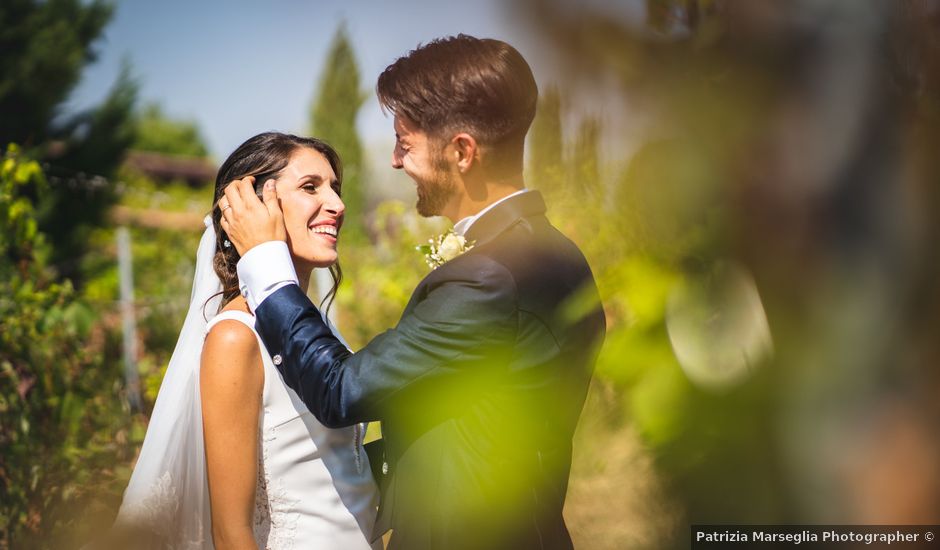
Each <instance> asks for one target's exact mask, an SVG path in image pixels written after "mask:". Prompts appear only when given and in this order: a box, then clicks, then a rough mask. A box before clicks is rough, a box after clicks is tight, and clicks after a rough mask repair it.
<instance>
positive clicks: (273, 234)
mask: <svg viewBox="0 0 940 550" xmlns="http://www.w3.org/2000/svg"><path fill="white" fill-rule="evenodd" d="M262 198H263V201H262V200H259V199H258V195H256V194H255V178H254V176H248V177H247V178H243V179H240V180H235V181H233V182H231V183H229V184H228V187H226V188H225V196H224V197H222V198H221V199H219V208H221V209H222V222H221V223H222V229H223V230H225V233H226V234H227V235H228V238H229V240H230V241H231V242H232V244H233V245H235V249H236V250H238V254H239V255H241V256H244V255H245V253H246V252H248V251H249V250H251V249H252V248H254V247H256V246H258V245H259V244H261V243H264V242H268V241H285V240H287V230H286V229H285V228H284V216H283V214H282V213H281V207H280V206H279V205H278V202H277V191H276V190H275V187H274V180H268V181H266V182H265V183H264V190H263V191H262Z"/></svg>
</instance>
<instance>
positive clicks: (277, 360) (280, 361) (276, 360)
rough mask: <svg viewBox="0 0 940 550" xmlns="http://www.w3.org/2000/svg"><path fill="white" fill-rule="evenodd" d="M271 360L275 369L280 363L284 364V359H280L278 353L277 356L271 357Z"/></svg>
mask: <svg viewBox="0 0 940 550" xmlns="http://www.w3.org/2000/svg"><path fill="white" fill-rule="evenodd" d="M271 360H272V361H274V366H275V367H278V366H280V365H281V363H283V362H284V359H283V358H282V357H281V354H280V353H278V354H277V355H275V356H274V357H272V358H271Z"/></svg>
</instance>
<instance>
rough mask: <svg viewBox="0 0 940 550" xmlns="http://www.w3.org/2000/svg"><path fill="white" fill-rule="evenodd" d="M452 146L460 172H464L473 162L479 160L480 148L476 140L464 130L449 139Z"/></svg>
mask: <svg viewBox="0 0 940 550" xmlns="http://www.w3.org/2000/svg"><path fill="white" fill-rule="evenodd" d="M450 143H451V145H453V146H454V152H453V155H454V157H455V158H456V161H457V169H458V170H459V171H460V173H461V174H466V173H467V171H468V170H470V168H471V167H472V166H473V163H475V162H479V161H480V158H479V155H480V148H479V146H478V145H477V140H476V139H475V138H474V137H473V136H471V135H470V134H468V133H466V132H461V133H459V134H457V135H455V136H454V137H453V138H451V140H450Z"/></svg>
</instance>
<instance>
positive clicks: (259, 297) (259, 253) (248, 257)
mask: <svg viewBox="0 0 940 550" xmlns="http://www.w3.org/2000/svg"><path fill="white" fill-rule="evenodd" d="M527 191H528V189H520V190H518V191H516V192H515V193H512V194H511V195H506V196H505V197H503V198H501V199H499V200H498V201H496V202H493V203H492V204H489V205H487V206H486V208H484V209H483V210H480V211H479V212H477V213H476V214H474V215H472V216H467V217H466V218H463V219H462V220H460V221H458V222H457V223H456V224H454V233H457V234H458V235H461V236H463V235H465V234H466V233H467V231H468V230H469V229H470V226H471V225H473V224H474V222H476V221H477V220H478V219H480V216H482V215H483V214H485V213H486V212H489V211H490V210H491V209H492V208H493V207H494V206H496V205H497V204H499V203H501V202H503V201H505V200H507V199H509V198H510V197H515V196H516V195H521V194H522V193H525V192H527ZM236 270H237V271H238V281H239V290H241V293H242V296H244V297H245V299H246V300H247V301H248V307H250V308H251V310H252V311H255V310H257V309H258V306H259V305H261V302H263V301H264V300H265V299H267V297H268V296H270V295H272V294H274V293H275V292H276V291H277V290H279V289H280V288H282V287H284V286H286V285H289V284H295V285H296V284H300V283H298V281H297V272H296V271H295V270H294V262H293V261H291V259H290V250H288V248H287V243H286V242H284V241H267V242H264V243H261V244H259V245H258V246H256V247H254V248H252V249H251V250H249V251H248V252H246V253H245V255H244V256H242V258H241V259H240V260H238V265H237V266H236Z"/></svg>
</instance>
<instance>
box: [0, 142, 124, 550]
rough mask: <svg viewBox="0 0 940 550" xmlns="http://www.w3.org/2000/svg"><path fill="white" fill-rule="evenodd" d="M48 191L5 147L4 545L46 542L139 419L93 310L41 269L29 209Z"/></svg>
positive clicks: (119, 454) (0, 341) (1, 220)
mask: <svg viewBox="0 0 940 550" xmlns="http://www.w3.org/2000/svg"><path fill="white" fill-rule="evenodd" d="M46 193H48V188H47V182H46V179H45V177H44V175H43V173H42V170H41V169H40V167H39V164H38V163H37V162H36V161H34V160H31V159H30V158H28V157H27V156H25V155H24V154H23V153H22V151H20V150H19V148H18V147H16V146H15V145H10V146H9V147H8V149H7V151H6V153H5V155H4V157H3V164H2V166H0V235H3V240H2V241H0V325H2V327H0V448H2V449H3V453H2V455H0V460H2V462H0V529H2V531H0V546H2V547H8V546H14V543H16V546H15V547H20V548H25V547H35V546H34V545H35V541H37V540H40V539H42V540H48V538H47V536H48V535H49V534H50V533H55V532H57V531H58V530H60V529H63V528H65V526H66V525H67V524H69V522H71V521H72V518H71V511H72V510H73V509H74V508H75V507H77V506H80V505H89V504H90V502H89V500H88V499H89V498H91V497H94V496H97V495H95V494H94V491H93V490H94V489H97V488H98V487H96V486H109V484H113V483H114V475H113V473H114V471H115V468H120V467H122V466H123V465H124V462H125V461H126V460H128V459H130V458H131V456H132V455H130V454H129V453H127V446H126V445H125V442H126V440H127V438H128V435H129V433H130V431H131V430H132V428H133V427H134V426H135V423H136V422H137V421H138V420H139V419H137V418H134V417H132V416H131V415H130V414H129V411H128V408H127V406H126V403H125V402H124V401H122V400H121V399H116V398H115V396H116V395H119V391H120V388H121V370H120V363H119V362H118V361H115V360H114V357H115V353H114V351H115V346H114V342H113V341H111V340H110V338H109V335H108V334H107V331H105V330H102V327H101V326H100V325H99V324H98V319H97V317H98V314H97V313H96V312H95V311H94V310H93V309H92V308H91V307H89V306H88V305H87V304H85V303H83V302H82V301H80V300H79V299H78V296H77V295H76V293H75V291H74V289H73V288H72V285H71V284H70V283H69V282H68V281H67V280H66V281H63V282H57V280H56V279H55V277H54V274H53V273H52V272H51V271H50V270H49V268H48V265H47V263H46V258H47V257H48V253H49V245H48V243H47V242H46V240H45V237H44V235H43V234H42V233H41V232H39V231H38V230H37V223H36V217H35V215H36V204H37V203H38V202H39V201H41V200H42V198H43V197H44V196H45V194H46ZM118 483H120V482H118ZM80 503H81V504H80ZM29 541H34V542H33V543H30V542H29Z"/></svg>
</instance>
